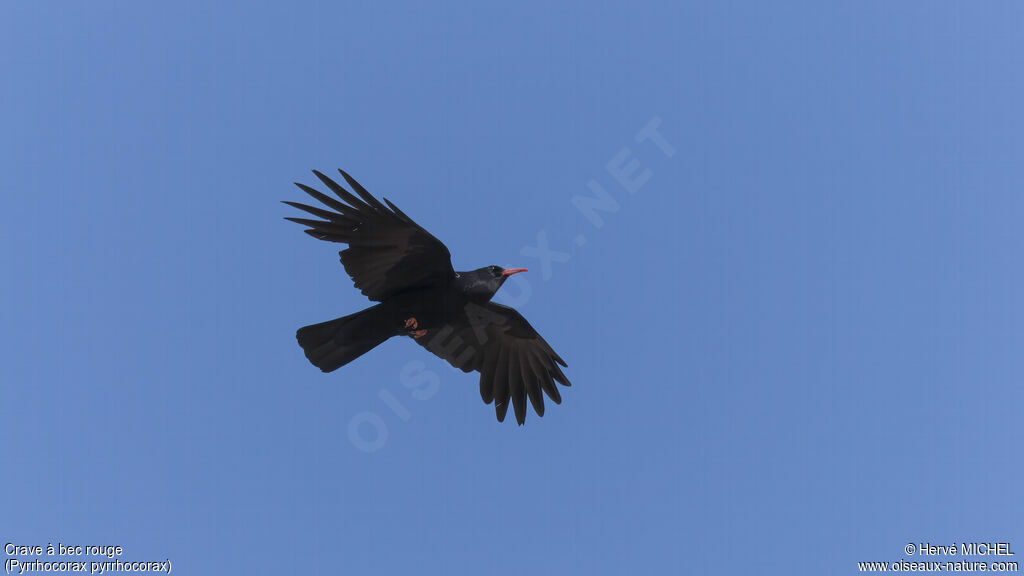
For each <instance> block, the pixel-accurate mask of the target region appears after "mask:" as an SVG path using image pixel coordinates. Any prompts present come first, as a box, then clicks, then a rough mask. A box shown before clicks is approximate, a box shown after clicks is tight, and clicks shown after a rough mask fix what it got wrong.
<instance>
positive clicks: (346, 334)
mask: <svg viewBox="0 0 1024 576" xmlns="http://www.w3.org/2000/svg"><path fill="white" fill-rule="evenodd" d="M338 172H340V173H341V176H342V177H343V178H344V179H345V181H346V182H347V183H348V185H349V186H350V187H351V188H352V190H353V191H354V192H355V194H353V193H352V192H349V191H348V190H346V189H345V188H343V187H342V186H341V185H339V184H338V183H337V182H335V181H334V180H331V179H330V178H328V177H327V176H325V175H323V174H321V173H320V172H317V171H316V170H314V171H313V173H314V174H316V176H317V178H319V179H320V181H321V182H323V183H324V185H325V186H327V188H328V189H329V190H330V191H331V192H333V193H334V194H335V195H336V196H337V197H338V198H339V199H340V200H341V201H339V200H336V199H334V198H332V197H330V196H328V195H326V194H323V193H321V192H319V191H317V190H316V189H314V188H311V187H309V186H306V185H304V184H299V183H296V185H297V186H298V187H299V188H300V189H302V190H303V191H304V192H306V193H307V194H309V195H310V196H312V197H313V198H315V199H317V200H318V201H319V202H320V203H321V204H323V205H324V206H325V207H326V208H329V209H324V208H318V207H314V206H309V205H307V204H302V203H299V202H288V201H286V202H285V204H288V205H290V206H293V207H295V208H298V209H300V210H303V211H305V212H307V213H309V214H311V215H313V216H315V217H317V218H319V220H312V219H308V218H287V220H291V221H292V222H297V223H299V224H302V225H303V226H306V227H307V230H306V233H307V234H309V235H310V236H313V237H314V238H317V239H319V240H325V241H328V242H338V243H342V244H347V245H348V247H347V248H346V249H344V250H342V251H341V252H340V253H339V255H340V257H341V264H342V265H343V266H344V267H345V271H346V272H347V273H348V275H349V276H350V277H351V278H352V281H353V283H354V284H355V287H356V288H358V289H359V291H360V292H362V293H363V294H364V295H365V296H366V297H367V298H369V299H370V300H373V301H376V302H378V304H376V305H374V306H371V307H370V308H367V309H365V310H363V311H361V312H357V313H355V314H350V315H348V316H344V317H342V318H336V319H334V320H330V321H328V322H322V323H320V324H314V325H311V326H306V327H303V328H300V329H299V330H298V332H297V333H296V337H297V339H298V342H299V345H300V346H302V349H303V351H304V352H305V354H306V357H307V358H308V359H309V360H310V362H312V363H313V365H315V366H317V367H318V368H320V369H321V370H322V371H324V372H331V371H334V370H337V369H338V368H340V367H341V366H344V365H345V364H348V363H349V362H351V361H353V360H355V359H356V358H358V357H359V356H361V355H363V354H365V353H366V352H368V351H370V350H371V349H373V348H374V347H376V346H377V345H379V344H381V343H382V342H384V341H385V340H387V339H388V338H391V337H393V336H399V335H408V336H412V337H413V338H415V339H416V342H417V343H418V344H420V345H421V346H423V347H424V348H426V349H427V350H429V351H431V352H433V353H434V354H436V355H437V356H439V357H441V358H443V359H444V360H447V361H448V362H449V363H450V364H451V365H452V366H454V367H456V368H459V369H460V370H462V371H463V372H471V371H477V372H479V373H480V397H481V398H482V399H483V401H484V402H485V403H487V404H490V403H492V402H493V403H494V408H495V413H496V415H497V417H498V420H499V421H504V419H505V415H506V413H507V411H508V407H509V404H511V405H512V406H513V412H514V413H515V416H516V421H517V422H518V423H519V424H522V423H523V422H524V421H525V420H526V403H527V400H529V402H530V404H531V405H532V406H533V409H534V411H535V412H536V413H537V415H538V416H543V415H544V395H547V397H548V398H549V399H550V400H551V401H553V402H554V403H555V404H560V403H561V402H562V397H561V394H560V393H559V391H558V386H557V385H556V383H557V384H561V385H563V386H569V385H570V383H569V379H568V378H566V377H565V374H564V373H563V372H562V370H561V368H560V367H559V366H561V367H568V366H567V364H566V363H565V361H564V360H562V358H561V357H560V356H559V355H558V354H556V353H555V351H554V350H553V349H552V348H551V346H550V345H549V344H548V343H547V342H546V341H545V340H544V339H543V338H542V337H541V336H540V334H538V333H537V331H536V330H534V329H533V327H532V326H530V324H529V322H527V321H526V319H525V318H523V317H522V315H521V314H519V312H517V311H516V310H514V309H512V308H509V307H507V306H502V305H501V304H496V303H494V302H491V301H490V300H491V298H492V297H493V296H494V294H495V293H496V292H497V291H498V289H499V288H500V287H501V285H502V284H503V283H504V282H505V280H507V279H508V277H509V276H511V275H512V274H516V273H519V272H525V270H524V269H521V268H511V269H504V268H501V267H500V266H485V267H483V268H479V269H477V270H472V271H468V272H456V271H455V270H454V269H453V267H452V263H451V254H450V253H449V251H448V248H446V247H445V245H444V244H442V243H441V241H439V240H438V239H437V238H435V237H434V236H432V235H431V234H430V233H429V232H427V231H426V230H425V229H423V227H421V226H420V225H419V224H417V223H416V222H415V221H413V220H412V218H409V216H407V215H406V214H405V213H404V212H402V211H401V210H399V209H398V207H397V206H395V205H394V204H392V203H391V202H389V201H388V200H387V199H386V198H384V202H383V203H381V202H380V201H379V200H377V199H376V198H374V197H373V196H372V195H371V194H370V193H369V192H367V191H366V189H365V188H363V187H362V186H360V185H359V183H358V182H356V181H355V180H354V179H353V178H352V177H351V176H349V175H348V174H347V173H345V172H344V171H342V170H339V171H338Z"/></svg>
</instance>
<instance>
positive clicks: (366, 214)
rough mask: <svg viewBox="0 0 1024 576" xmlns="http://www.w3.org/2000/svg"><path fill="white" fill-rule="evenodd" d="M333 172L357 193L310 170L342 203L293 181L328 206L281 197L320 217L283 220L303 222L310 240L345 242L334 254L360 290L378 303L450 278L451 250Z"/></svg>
mask: <svg viewBox="0 0 1024 576" xmlns="http://www.w3.org/2000/svg"><path fill="white" fill-rule="evenodd" d="M338 172H340V173H341V175H342V176H343V177H344V178H345V181H346V182H348V184H349V186H351V187H352V189H353V190H355V192H356V194H358V195H359V197H356V196H355V195H354V194H352V193H351V192H349V191H348V190H346V189H344V188H342V187H341V186H340V185H338V183H337V182H335V181H334V180H331V179H330V178H328V177H327V176H324V175H323V174H321V173H320V172H317V171H316V170H314V171H313V173H314V174H316V176H317V178H319V179H320V180H321V181H322V182H323V183H324V185H326V186H327V187H328V188H330V190H331V191H332V192H334V193H335V194H336V195H337V196H338V198H340V199H341V200H343V201H344V202H339V201H338V200H335V199H334V198H331V197H330V196H328V195H326V194H323V193H321V192H318V191H317V190H314V189H313V188H310V187H309V186H306V185H304V184H299V183H298V182H296V183H295V185H296V186H298V187H299V188H301V189H302V190H303V191H304V192H306V193H307V194H309V195H310V196H312V197H313V198H316V199H317V200H319V201H320V202H321V203H323V205H324V206H326V207H328V208H331V210H324V209H322V208H314V207H313V206H308V205H306V204H300V203H298V202H288V201H285V204H288V205H289V206H294V207H295V208H298V209H300V210H305V211H306V212H309V213H310V214H312V215H314V216H316V217H318V218H322V220H310V219H306V218H286V220H291V221H292V222H297V223H299V224H302V225H303V226H308V227H309V229H308V230H306V234H309V235H310V236H312V237H314V238H318V239H320V240H326V241H328V242H341V243H343V244H348V248H346V249H345V250H342V251H341V252H340V253H339V254H340V255H341V264H342V265H343V266H344V267H345V271H346V272H348V275H349V276H351V277H352V281H353V282H354V283H355V287H356V288H358V289H359V291H360V292H362V293H363V294H365V295H366V297H367V298H369V299H370V300H376V301H378V302H380V301H382V300H384V299H385V298H387V297H389V296H391V295H393V294H395V293H397V292H401V291H402V290H405V289H406V288H413V287H425V286H436V285H439V284H444V283H447V282H449V281H450V280H451V279H452V278H454V277H455V271H454V270H453V269H452V261H451V253H450V252H448V248H446V247H445V245H444V244H442V243H441V241H440V240H438V239H437V238H434V237H433V236H432V235H431V234H430V233H429V232H427V231H426V230H424V229H423V227H422V226H420V225H419V224H417V223H416V222H413V220H412V218H409V217H408V216H406V215H405V213H404V212H402V211H401V210H399V209H398V207H397V206H395V205H394V204H392V203H391V202H388V199H387V198H385V199H384V202H385V203H387V206H385V205H384V204H381V203H380V201H379V200H377V199H376V198H374V197H373V196H371V195H370V193H369V192H367V191H366V189H365V188H363V187H362V186H360V185H359V183H358V182H356V181H355V180H354V179H353V178H352V177H351V176H349V175H348V174H346V173H345V172H344V171H343V170H338Z"/></svg>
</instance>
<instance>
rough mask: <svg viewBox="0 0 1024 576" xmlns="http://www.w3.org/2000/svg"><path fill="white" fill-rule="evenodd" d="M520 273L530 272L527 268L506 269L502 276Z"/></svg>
mask: <svg viewBox="0 0 1024 576" xmlns="http://www.w3.org/2000/svg"><path fill="white" fill-rule="evenodd" d="M520 272H529V270H527V269H526V268H505V270H503V271H502V273H501V275H502V276H511V275H513V274H519V273H520Z"/></svg>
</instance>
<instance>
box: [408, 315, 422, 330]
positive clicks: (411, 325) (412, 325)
mask: <svg viewBox="0 0 1024 576" xmlns="http://www.w3.org/2000/svg"><path fill="white" fill-rule="evenodd" d="M405 327H406V328H412V329H413V330H415V329H417V328H419V327H420V323H419V322H417V321H416V318H409V319H408V320H406V321H405Z"/></svg>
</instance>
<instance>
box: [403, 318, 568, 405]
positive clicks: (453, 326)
mask: <svg viewBox="0 0 1024 576" xmlns="http://www.w3.org/2000/svg"><path fill="white" fill-rule="evenodd" d="M416 341H417V342H418V343H419V344H420V345H422V346H423V347H424V348H426V349H427V350H430V351H431V352H433V353H434V354H436V355H438V356H440V357H441V358H443V359H445V360H447V361H448V363H450V364H451V365H452V366H454V367H456V368H459V369H461V370H462V371H463V372H470V371H472V370H477V371H479V372H480V396H481V398H483V401H484V403H486V404H490V403H491V402H492V401H493V402H494V409H495V413H496V414H497V416H498V421H499V422H503V421H504V420H505V414H506V412H507V411H508V405H509V400H511V401H512V406H513V410H514V411H515V414H516V421H517V422H518V423H519V424H522V423H523V422H524V421H525V420H526V399H527V398H529V399H530V403H531V404H533V409H534V410H535V411H536V412H537V415H538V416H543V415H544V396H543V395H542V394H541V390H543V391H544V393H545V394H547V396H548V398H550V399H551V400H552V401H554V403H555V404H561V403H562V395H561V394H559V392H558V387H557V386H556V385H555V383H556V382H557V383H560V384H562V385H563V386H570V385H571V384H570V383H569V379H568V378H566V377H565V374H563V373H562V370H561V368H559V367H558V365H559V364H561V365H562V366H563V367H568V365H567V364H566V363H565V361H564V360H562V358H561V357H559V356H558V354H556V353H555V351H554V350H552V349H551V346H550V345H548V343H547V342H545V341H544V339H543V338H541V336H540V334H538V333H537V331H536V330H534V329H533V327H532V326H530V323H529V322H527V321H526V319H525V318H523V317H522V315H521V314H519V312H516V311H515V310H513V309H512V308H509V307H508V306H502V305H501V304H495V303H493V302H488V303H486V304H482V305H481V304H469V305H468V306H467V307H466V309H465V312H464V313H463V314H459V315H458V316H456V317H455V318H453V319H450V320H449V321H448V323H447V324H446V325H445V326H443V327H442V328H439V329H437V330H432V331H431V332H428V333H427V334H426V335H425V336H423V337H421V338H419V339H417V340H416Z"/></svg>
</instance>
